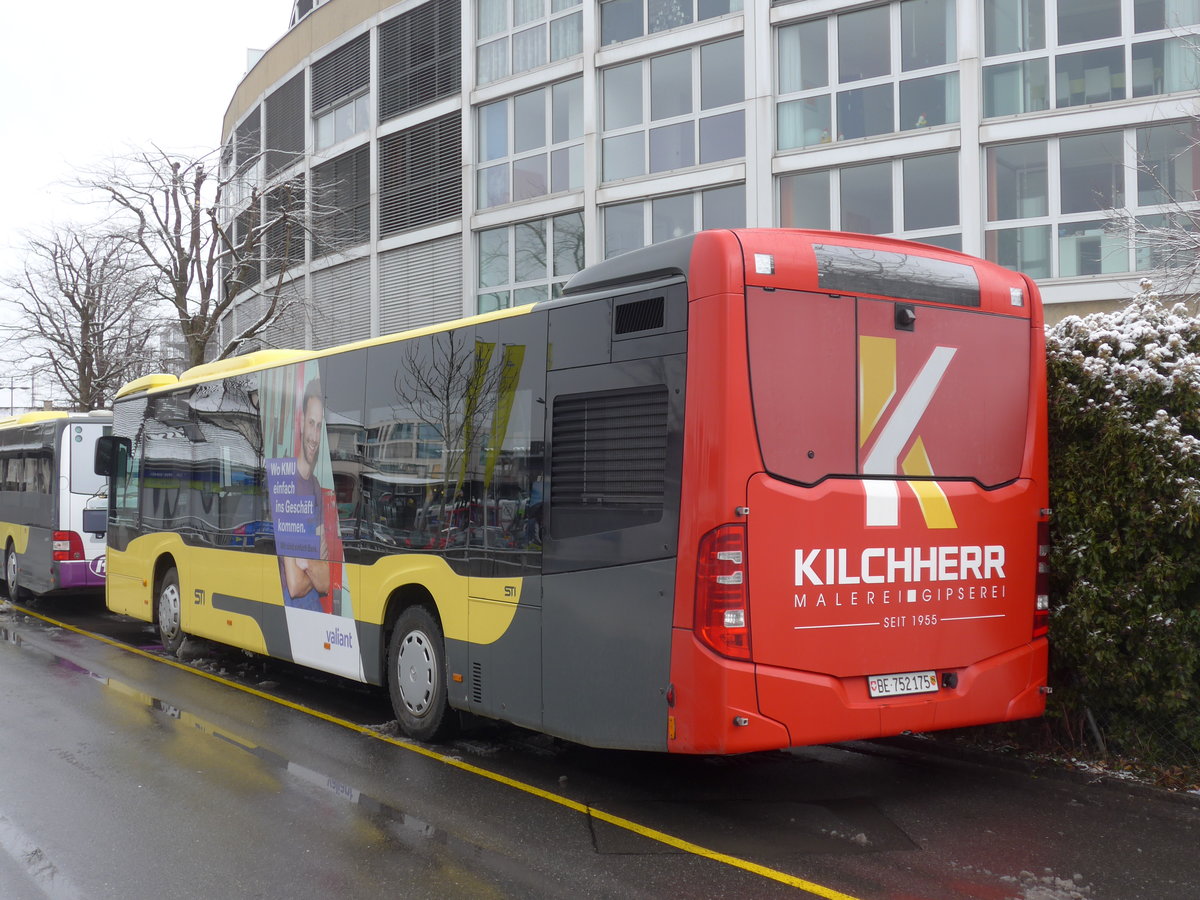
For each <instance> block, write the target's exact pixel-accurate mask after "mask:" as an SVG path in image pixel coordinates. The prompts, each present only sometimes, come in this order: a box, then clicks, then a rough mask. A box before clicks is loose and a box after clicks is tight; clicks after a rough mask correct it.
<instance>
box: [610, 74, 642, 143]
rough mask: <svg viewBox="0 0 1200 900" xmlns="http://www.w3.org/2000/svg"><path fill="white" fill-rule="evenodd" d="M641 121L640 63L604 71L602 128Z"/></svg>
mask: <svg viewBox="0 0 1200 900" xmlns="http://www.w3.org/2000/svg"><path fill="white" fill-rule="evenodd" d="M641 121H642V64H641V63H640V62H636V63H631V64H630V65H627V66H617V67H616V68H614V69H607V70H605V72H604V128H605V130H606V131H611V130H612V129H614V128H624V127H626V126H628V125H638V124H641Z"/></svg>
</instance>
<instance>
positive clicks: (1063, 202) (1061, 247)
mask: <svg viewBox="0 0 1200 900" xmlns="http://www.w3.org/2000/svg"><path fill="white" fill-rule="evenodd" d="M1197 137H1200V129H1198V128H1197V126H1196V125H1195V124H1194V123H1192V122H1190V121H1185V122H1178V123H1164V124H1158V125H1148V126H1145V127H1141V128H1129V129H1123V130H1116V131H1102V132H1096V133H1091V134H1075V135H1067V136H1064V137H1060V138H1053V139H1049V140H1043V141H1025V142H1021V143H1016V144H1004V145H999V146H995V147H989V148H987V150H986V160H987V175H986V183H987V185H988V196H987V225H986V232H985V235H984V247H985V253H986V255H987V257H988V259H991V260H993V261H994V262H998V263H1000V264H1001V265H1003V266H1008V267H1010V268H1014V269H1020V270H1022V271H1024V272H1025V273H1026V274H1029V275H1031V276H1033V277H1035V278H1051V277H1060V278H1070V277H1079V276H1086V275H1109V274H1114V273H1120V272H1129V271H1132V270H1133V268H1134V267H1135V266H1137V267H1140V266H1143V265H1144V264H1145V260H1146V259H1147V258H1148V257H1147V256H1146V254H1144V253H1143V254H1141V255H1138V254H1135V253H1134V252H1132V251H1131V250H1130V248H1129V244H1128V240H1127V239H1126V237H1125V236H1124V235H1122V234H1120V233H1114V232H1112V231H1111V230H1109V229H1108V227H1107V225H1108V221H1109V217H1108V215H1107V213H1108V211H1109V210H1113V209H1126V210H1127V211H1128V212H1129V213H1130V214H1132V215H1133V216H1135V217H1137V218H1139V219H1140V220H1142V221H1143V222H1152V221H1155V220H1156V219H1155V217H1160V216H1163V215H1165V214H1169V213H1170V212H1171V211H1172V210H1174V209H1175V208H1176V204H1182V205H1183V208H1184V210H1185V212H1186V211H1188V210H1192V209H1196V208H1198V207H1200V204H1197V203H1196V201H1197V199H1198V198H1200V194H1198V193H1197V189H1198V188H1200V179H1197V177H1196V175H1195V172H1194V165H1193V159H1194V146H1195V140H1196V138H1197ZM1164 207H1166V209H1165V210H1164Z"/></svg>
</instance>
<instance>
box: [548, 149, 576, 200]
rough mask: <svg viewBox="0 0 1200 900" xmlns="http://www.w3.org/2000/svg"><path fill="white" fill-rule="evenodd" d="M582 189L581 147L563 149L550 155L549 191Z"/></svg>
mask: <svg viewBox="0 0 1200 900" xmlns="http://www.w3.org/2000/svg"><path fill="white" fill-rule="evenodd" d="M581 187H583V146H582V145H580V144H577V145H575V146H574V147H564V148H563V149H561V150H555V151H553V152H552V153H551V154H550V190H551V191H553V192H555V193H558V192H559V191H574V190H578V189H579V188H581Z"/></svg>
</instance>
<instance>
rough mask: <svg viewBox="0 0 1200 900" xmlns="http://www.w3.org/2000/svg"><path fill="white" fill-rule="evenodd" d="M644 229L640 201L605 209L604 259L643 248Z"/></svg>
mask: <svg viewBox="0 0 1200 900" xmlns="http://www.w3.org/2000/svg"><path fill="white" fill-rule="evenodd" d="M644 229H645V226H644V225H643V222H642V201H640V200H638V201H636V202H634V203H621V204H619V205H617V206H609V207H607V208H606V209H605V210H604V258H605V259H608V258H609V257H610V256H616V255H617V254H618V253H627V252H629V251H630V250H636V249H638V248H639V247H641V246H643V245H644V243H645V231H644Z"/></svg>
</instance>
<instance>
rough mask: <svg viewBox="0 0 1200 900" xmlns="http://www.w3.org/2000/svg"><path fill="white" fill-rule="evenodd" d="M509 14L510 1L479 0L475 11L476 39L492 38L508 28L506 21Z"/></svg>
mask: <svg viewBox="0 0 1200 900" xmlns="http://www.w3.org/2000/svg"><path fill="white" fill-rule="evenodd" d="M507 13H508V0H479V5H478V6H477V7H476V9H475V30H476V34H475V37H477V38H485V37H491V36H492V35H493V34H495V33H496V32H498V31H503V30H504V29H505V28H507V27H508V23H507V22H506V21H505V18H506V17H507Z"/></svg>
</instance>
